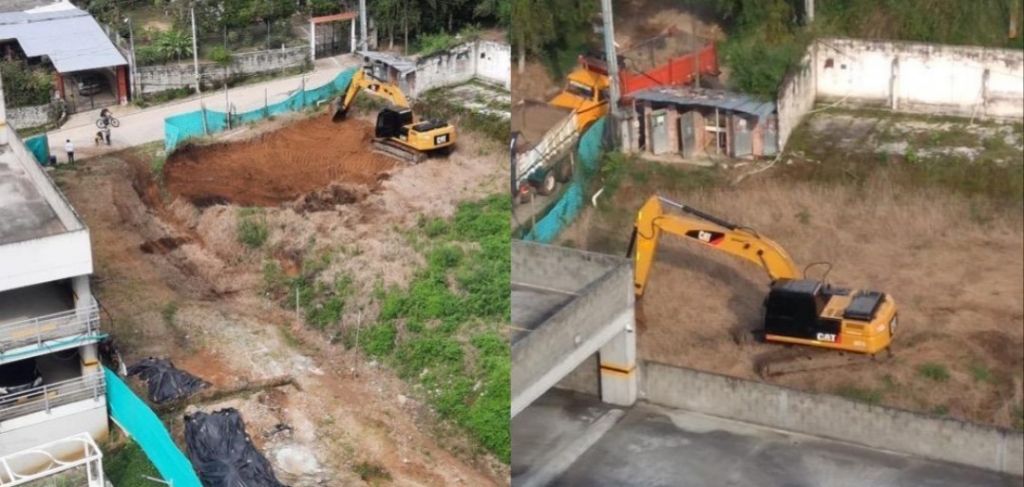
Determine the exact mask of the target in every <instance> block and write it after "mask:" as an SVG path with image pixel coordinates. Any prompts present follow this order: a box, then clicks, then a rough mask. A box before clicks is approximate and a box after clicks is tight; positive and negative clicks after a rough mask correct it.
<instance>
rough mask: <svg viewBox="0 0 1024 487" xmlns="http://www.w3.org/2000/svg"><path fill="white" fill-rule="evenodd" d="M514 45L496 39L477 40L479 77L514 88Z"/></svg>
mask: <svg viewBox="0 0 1024 487" xmlns="http://www.w3.org/2000/svg"><path fill="white" fill-rule="evenodd" d="M511 68H512V46H510V45H508V44H505V43H502V42H494V41H477V52H476V75H477V77H478V78H481V79H484V80H487V81H491V82H493V83H497V84H500V85H502V86H504V87H505V89H506V90H511V89H512V70H511Z"/></svg>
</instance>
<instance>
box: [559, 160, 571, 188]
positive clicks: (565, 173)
mask: <svg viewBox="0 0 1024 487" xmlns="http://www.w3.org/2000/svg"><path fill="white" fill-rule="evenodd" d="M573 169H574V168H573V164H572V161H571V160H569V161H562V163H561V164H559V165H558V172H557V174H556V175H555V179H557V180H558V182H560V183H562V184H565V183H568V182H569V180H570V179H572V173H573Z"/></svg>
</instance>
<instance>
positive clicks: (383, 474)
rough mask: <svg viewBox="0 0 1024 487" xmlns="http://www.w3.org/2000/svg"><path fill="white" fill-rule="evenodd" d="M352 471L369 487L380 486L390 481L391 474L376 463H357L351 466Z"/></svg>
mask: <svg viewBox="0 0 1024 487" xmlns="http://www.w3.org/2000/svg"><path fill="white" fill-rule="evenodd" d="M352 471H353V472H355V473H356V475H358V476H359V478H360V479H362V480H363V482H366V483H368V484H370V485H381V484H383V483H388V482H390V481H391V473H390V472H388V471H387V469H385V468H384V466H382V465H379V464H377V463H372V462H359V463H357V464H355V465H353V466H352Z"/></svg>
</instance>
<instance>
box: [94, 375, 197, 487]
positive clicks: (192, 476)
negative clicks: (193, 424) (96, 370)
mask: <svg viewBox="0 0 1024 487" xmlns="http://www.w3.org/2000/svg"><path fill="white" fill-rule="evenodd" d="M103 375H104V378H105V379H106V382H107V407H109V408H110V417H111V418H114V421H116V422H117V424H119V425H121V427H122V428H124V429H125V431H127V432H128V434H129V435H131V437H132V439H133V440H135V442H136V443H138V444H139V447H141V448H142V451H143V452H145V453H146V456H147V457H149V461H150V462H152V463H153V466H154V467H156V470H157V471H158V472H160V476H161V477H163V478H164V480H166V481H168V482H172V484H171V485H173V486H174V487H201V484H200V483H199V477H197V476H196V472H195V470H193V469H192V464H191V463H190V462H189V461H188V458H185V455H184V454H183V453H181V450H179V449H178V447H177V445H175V444H174V440H173V439H171V434H170V433H168V432H167V428H165V427H164V424H163V423H162V422H160V418H158V417H157V415H156V414H155V413H153V410H152V409H150V408H149V406H147V405H146V403H145V402H143V401H142V399H139V396H136V395H135V393H134V392H132V390H131V389H130V388H129V387H128V384H125V383H124V381H123V380H121V378H120V377H119V376H118V375H117V374H115V373H114V372H113V371H112V370H110V369H108V368H106V367H103ZM140 482H141V480H140ZM154 485H158V484H154Z"/></svg>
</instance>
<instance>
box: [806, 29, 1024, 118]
mask: <svg viewBox="0 0 1024 487" xmlns="http://www.w3.org/2000/svg"><path fill="white" fill-rule="evenodd" d="M812 49H813V51H812V52H813V53H814V56H813V57H814V59H815V61H814V69H815V75H816V92H817V97H818V98H819V99H845V100H847V101H852V102H859V103H863V104H873V105H880V106H886V107H889V108H892V109H895V110H899V111H908V112H921V113H941V114H950V115H963V116H972V115H973V116H978V117H989V118H1006V119H1018V120H1019V119H1020V118H1021V117H1024V51H1019V50H1012V49H992V48H984V47H974V46H950V45H942V44H924V43H914V42H885V41H867V40H860V39H842V38H825V39H819V40H818V41H816V46H815V47H812Z"/></svg>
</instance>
